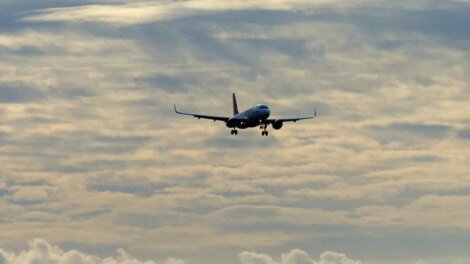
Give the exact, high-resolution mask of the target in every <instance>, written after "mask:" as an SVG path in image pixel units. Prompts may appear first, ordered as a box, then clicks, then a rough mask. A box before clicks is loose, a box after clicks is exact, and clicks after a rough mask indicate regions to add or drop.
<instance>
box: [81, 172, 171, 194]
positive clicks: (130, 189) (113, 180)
mask: <svg viewBox="0 0 470 264" xmlns="http://www.w3.org/2000/svg"><path fill="white" fill-rule="evenodd" d="M87 185H88V189H89V190H90V191H97V192H122V193H130V194H135V195H138V196H150V195H153V194H154V193H155V192H157V191H159V190H160V191H161V190H163V189H165V188H166V187H168V186H169V185H168V184H167V183H164V182H151V181H149V180H148V179H147V178H145V177H138V176H125V175H114V174H100V175H97V176H95V177H93V178H90V179H89V180H88V183H87Z"/></svg>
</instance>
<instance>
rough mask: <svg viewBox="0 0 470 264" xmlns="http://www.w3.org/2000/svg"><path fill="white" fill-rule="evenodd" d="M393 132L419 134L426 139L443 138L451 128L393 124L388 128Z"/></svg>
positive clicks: (433, 125)
mask: <svg viewBox="0 0 470 264" xmlns="http://www.w3.org/2000/svg"><path fill="white" fill-rule="evenodd" d="M389 127H390V128H391V129H393V130H400V131H406V132H411V133H415V134H419V135H422V136H426V137H438V138H439V137H444V136H446V135H448V134H449V133H450V132H451V131H452V128H451V127H449V126H446V125H438V124H429V125H428V124H413V123H393V124H391V125H390V126H389Z"/></svg>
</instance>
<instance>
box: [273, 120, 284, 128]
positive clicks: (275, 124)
mask: <svg viewBox="0 0 470 264" xmlns="http://www.w3.org/2000/svg"><path fill="white" fill-rule="evenodd" d="M282 125H283V124H282V121H277V120H276V121H274V122H273V128H274V129H276V130H277V129H281V127H282Z"/></svg>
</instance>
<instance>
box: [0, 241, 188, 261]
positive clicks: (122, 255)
mask: <svg viewBox="0 0 470 264" xmlns="http://www.w3.org/2000/svg"><path fill="white" fill-rule="evenodd" d="M0 263H1V264H33V263H34V264H43V263H44V264H46V263H55V264H157V263H161V264H185V262H184V261H183V260H180V259H174V258H169V259H167V260H166V261H162V262H154V261H140V260H138V259H135V258H132V257H131V256H129V254H128V253H127V252H126V251H124V250H123V249H119V250H118V251H117V254H116V256H115V257H106V258H100V257H98V256H93V255H88V254H85V253H82V252H80V251H78V250H70V251H64V250H62V249H60V248H59V247H57V246H53V245H51V244H49V243H48V242H47V241H45V240H43V239H35V240H33V241H31V242H30V243H29V249H28V250H25V251H22V252H20V253H19V254H15V253H14V252H8V251H5V250H2V249H1V248H0Z"/></svg>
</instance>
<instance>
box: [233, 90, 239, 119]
mask: <svg viewBox="0 0 470 264" xmlns="http://www.w3.org/2000/svg"><path fill="white" fill-rule="evenodd" d="M237 114H238V105H237V98H236V97H235V93H233V115H237Z"/></svg>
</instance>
